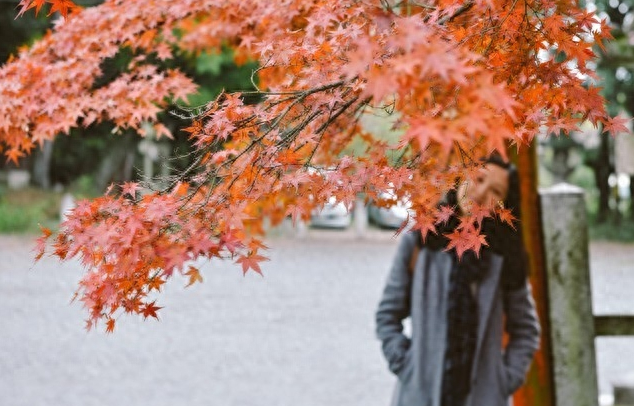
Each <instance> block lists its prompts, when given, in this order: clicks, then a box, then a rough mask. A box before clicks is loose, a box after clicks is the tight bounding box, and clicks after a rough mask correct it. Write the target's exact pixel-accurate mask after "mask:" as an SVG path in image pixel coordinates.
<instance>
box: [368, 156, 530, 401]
mask: <svg viewBox="0 0 634 406" xmlns="http://www.w3.org/2000/svg"><path fill="white" fill-rule="evenodd" d="M479 171H480V172H479V174H478V176H477V177H476V179H475V180H474V181H473V182H471V183H467V182H465V183H462V184H461V185H460V186H459V187H458V188H457V189H453V190H452V191H450V192H449V193H448V194H447V196H446V197H445V199H444V201H443V202H441V204H442V205H451V206H452V207H455V210H454V213H455V215H453V216H452V217H451V218H450V219H449V220H448V221H447V222H445V223H444V224H443V225H441V226H439V227H437V233H428V235H427V236H426V238H425V240H424V241H423V239H422V238H421V233H420V231H410V232H408V233H406V234H405V235H404V236H403V237H402V238H401V241H400V244H399V247H398V250H397V253H396V256H395V258H394V261H393V265H392V268H391V270H390V273H389V276H388V278H387V282H386V285H385V288H384V290H383V294H382V297H381V300H380V302H379V306H378V309H377V311H376V333H377V336H378V338H379V340H381V342H382V350H383V355H384V357H385V359H386V361H387V363H388V367H389V369H390V370H391V371H392V372H393V373H394V374H395V375H396V376H397V377H398V379H397V383H396V388H395V390H394V395H393V399H392V405H393V406H502V405H507V404H509V403H510V399H511V395H512V394H513V393H514V392H515V391H516V390H517V389H518V388H519V387H520V386H521V385H522V384H523V382H524V380H525V375H526V373H527V371H528V368H529V366H530V364H531V362H532V358H533V355H534V353H535V351H536V350H537V348H538V346H539V336H540V326H539V322H538V319H537V313H536V310H535V304H534V301H533V299H532V295H531V289H530V285H529V283H528V280H527V262H526V259H527V257H526V254H525V249H524V246H523V243H522V236H521V230H520V225H519V224H517V223H515V224H514V225H513V227H511V226H509V225H508V224H506V223H503V222H501V221H500V220H496V219H494V218H493V217H491V218H486V219H485V220H483V222H482V225H481V232H482V233H483V234H484V236H485V237H486V239H487V243H488V246H483V248H482V249H481V251H480V252H479V253H478V254H476V253H474V252H473V251H467V252H465V253H464V254H463V255H462V257H461V258H458V257H457V254H456V252H455V249H451V250H447V244H448V239H447V237H446V234H448V233H450V232H451V231H452V230H454V229H455V228H456V227H457V225H458V224H459V221H460V216H461V215H462V214H463V213H469V211H470V210H471V208H473V204H474V203H475V204H478V205H480V206H487V205H488V206H489V207H490V205H493V204H500V203H501V202H503V204H504V206H505V207H506V208H507V209H510V210H511V213H512V214H513V215H514V217H515V218H517V219H519V202H520V200H519V181H518V175H517V170H516V168H515V167H514V166H513V165H512V164H509V163H507V162H505V161H503V160H502V159H501V158H500V157H499V156H491V157H489V158H488V159H487V160H486V161H485V163H484V164H483V166H482V167H481V168H480V170H479ZM407 317H410V318H411V334H410V337H408V336H406V335H405V334H404V333H403V320H405V319H406V318H407ZM504 332H506V333H507V335H508V339H507V341H506V345H505V346H503V342H504V340H503V335H504Z"/></svg>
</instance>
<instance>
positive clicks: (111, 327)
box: [87, 318, 115, 333]
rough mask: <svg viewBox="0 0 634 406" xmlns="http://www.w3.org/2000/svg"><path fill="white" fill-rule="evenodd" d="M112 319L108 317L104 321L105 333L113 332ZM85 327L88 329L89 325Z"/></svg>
mask: <svg viewBox="0 0 634 406" xmlns="http://www.w3.org/2000/svg"><path fill="white" fill-rule="evenodd" d="M114 323H115V321H114V319H112V318H110V319H108V321H107V322H106V333H113V332H114ZM87 328H88V329H89V327H88V326H87Z"/></svg>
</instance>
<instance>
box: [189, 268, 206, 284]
mask: <svg viewBox="0 0 634 406" xmlns="http://www.w3.org/2000/svg"><path fill="white" fill-rule="evenodd" d="M185 275H187V276H189V283H188V284H187V285H185V287H188V286H191V285H193V284H194V283H196V282H202V281H203V277H202V276H201V275H200V272H199V271H198V268H196V267H193V266H191V265H190V266H189V271H187V272H185Z"/></svg>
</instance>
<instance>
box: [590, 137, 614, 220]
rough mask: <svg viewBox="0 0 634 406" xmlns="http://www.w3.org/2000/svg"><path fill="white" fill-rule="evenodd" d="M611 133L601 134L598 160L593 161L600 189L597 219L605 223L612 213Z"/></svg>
mask: <svg viewBox="0 0 634 406" xmlns="http://www.w3.org/2000/svg"><path fill="white" fill-rule="evenodd" d="M609 136H610V135H609V134H608V133H607V132H606V133H603V134H601V135H600V137H601V143H600V145H599V153H598V155H597V159H596V161H594V162H593V163H592V167H593V169H594V180H595V182H596V185H597V189H599V211H598V213H597V221H598V222H599V223H603V222H605V221H606V220H607V218H608V214H609V213H610V184H609V183H608V178H609V177H610V173H611V172H612V170H611V168H610V166H611V165H610V140H609V138H608V137H609Z"/></svg>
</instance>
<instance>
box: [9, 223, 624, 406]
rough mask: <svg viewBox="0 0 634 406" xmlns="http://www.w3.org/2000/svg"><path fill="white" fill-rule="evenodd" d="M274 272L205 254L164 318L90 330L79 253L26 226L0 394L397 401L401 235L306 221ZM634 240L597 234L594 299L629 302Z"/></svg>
mask: <svg viewBox="0 0 634 406" xmlns="http://www.w3.org/2000/svg"><path fill="white" fill-rule="evenodd" d="M269 244H270V245H271V248H272V249H271V250H270V252H269V255H270V258H271V261H269V262H266V263H265V264H264V266H263V271H264V274H265V277H264V278H262V277H260V276H258V275H256V274H253V273H251V274H248V275H247V276H246V277H242V275H241V271H240V269H239V267H238V266H236V265H233V264H231V263H227V262H211V263H206V264H204V265H203V267H202V273H203V277H204V283H203V284H198V285H194V286H192V287H189V288H187V289H184V288H183V287H184V285H185V284H186V280H185V278H180V277H176V278H174V280H172V281H171V282H170V283H168V284H167V286H166V290H165V291H164V292H163V293H162V294H161V295H160V297H159V305H161V306H164V307H165V308H164V309H162V310H161V311H160V313H159V315H160V318H161V320H160V321H158V322H157V321H155V320H148V321H142V320H139V319H136V318H132V317H122V318H121V319H119V320H118V323H117V329H116V331H115V334H111V335H107V334H105V333H104V332H103V329H99V330H97V331H92V332H90V333H86V331H85V330H84V329H83V319H84V317H85V313H84V312H83V310H82V309H81V307H80V305H79V304H78V303H73V304H69V300H70V298H71V296H72V294H73V292H74V289H75V286H76V283H77V280H78V279H79V277H80V275H81V268H80V266H79V264H78V263H76V262H70V263H64V264H60V263H59V262H57V261H56V260H53V259H50V258H44V259H43V260H42V261H41V262H38V263H37V264H35V265H34V264H33V263H32V259H31V258H32V254H31V253H30V252H29V250H30V248H31V247H32V245H31V242H30V240H29V239H27V238H25V237H7V236H0V258H1V259H0V406H20V405H25V406H91V405H99V406H102V405H104V406H106V405H126V406H128V405H131V406H142V405H156V406H160V405H170V406H171V405H188V406H189V405H192V406H193V405H223V406H224V405H227V406H233V405H236V406H237V405H245V406H269V405H270V406H285V405H288V406H291V405H292V406H296V405H301V406H312V405H315V406H317V405H319V406H321V405H328V406H331V405H336V406H347V405H351V406H352V405H364V406H373V405H376V406H385V405H388V404H389V399H390V395H391V391H392V385H393V383H394V378H393V377H392V376H391V375H390V374H389V372H388V371H387V369H386V367H385V363H384V361H383V359H382V358H381V353H380V348H379V343H378V341H377V340H376V339H375V338H374V310H375V308H376V305H377V301H378V299H379V295H380V293H381V289H382V286H383V282H384V279H385V276H386V272H387V270H388V268H389V265H390V262H391V258H392V256H393V254H394V251H395V248H396V243H395V240H394V239H393V238H392V233H391V232H389V231H386V232H381V231H378V230H372V232H371V233H369V234H368V235H367V236H366V238H364V239H363V240H358V239H355V238H353V236H352V233H351V232H344V233H341V232H339V233H338V232H328V231H316V230H309V231H308V233H307V235H306V236H305V237H304V238H301V239H291V238H287V237H283V236H282V237H276V238H274V239H272V240H270V241H269ZM633 248H634V246H628V245H619V244H608V243H599V244H596V243H595V244H593V245H592V246H591V261H592V266H593V279H592V283H593V289H594V298H593V303H594V309H595V312H596V313H613V312H632V309H634V298H633V297H632V295H631V293H630V292H632V290H633V288H634V249H633ZM597 351H598V360H597V362H598V366H599V384H600V388H601V391H602V392H603V393H604V394H607V393H609V392H611V386H610V382H612V381H613V380H614V379H617V378H618V377H620V376H623V375H624V374H626V373H631V372H634V359H633V357H631V356H628V357H624V356H623V354H633V353H634V338H633V339H630V338H625V339H605V338H601V339H598V340H597Z"/></svg>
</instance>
